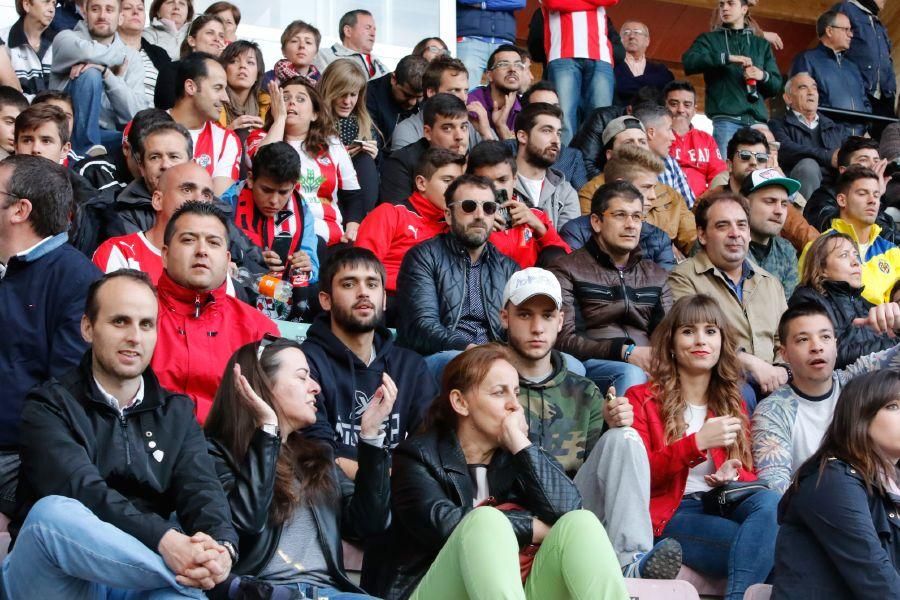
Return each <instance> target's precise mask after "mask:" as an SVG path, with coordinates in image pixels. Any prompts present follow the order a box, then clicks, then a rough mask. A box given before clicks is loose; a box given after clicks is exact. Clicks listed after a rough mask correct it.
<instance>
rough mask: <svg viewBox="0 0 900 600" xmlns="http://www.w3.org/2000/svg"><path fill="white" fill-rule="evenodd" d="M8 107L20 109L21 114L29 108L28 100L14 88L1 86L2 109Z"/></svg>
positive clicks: (0, 104) (0, 103) (0, 99)
mask: <svg viewBox="0 0 900 600" xmlns="http://www.w3.org/2000/svg"><path fill="white" fill-rule="evenodd" d="M7 106H12V107H14V108H18V109H19V112H21V111H23V110H25V109H26V108H28V98H26V97H25V94H23V93H22V92H20V91H19V90H17V89H16V88H14V87H10V86H8V85H0V108H6V107H7Z"/></svg>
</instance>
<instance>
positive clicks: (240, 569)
mask: <svg viewBox="0 0 900 600" xmlns="http://www.w3.org/2000/svg"><path fill="white" fill-rule="evenodd" d="M318 392H319V384H318V383H316V381H314V380H313V379H312V378H311V377H310V376H309V364H308V363H307V362H306V357H305V356H304V354H303V351H302V350H301V348H300V345H299V344H297V343H296V342H294V341H292V340H287V339H284V338H270V337H266V338H263V339H262V340H260V341H259V342H256V343H251V344H246V345H244V346H242V347H241V348H240V349H238V350H237V352H235V353H234V355H233V356H232V357H231V360H230V361H229V362H228V366H227V367H226V368H225V373H224V376H223V377H222V383H221V385H220V387H219V390H218V392H217V393H216V398H215V402H214V403H213V407H212V410H211V411H210V413H209V417H208V418H207V419H206V425H205V430H206V436H207V438H208V439H209V451H210V454H212V456H213V458H214V459H215V461H216V472H217V474H218V476H219V479H220V480H221V482H222V486H223V487H224V488H225V492H226V494H227V495H228V500H229V504H230V506H231V515H232V520H233V522H234V527H235V529H236V530H237V532H238V535H239V539H240V543H239V548H238V557H239V558H238V561H237V564H235V565H234V567H233V569H232V570H233V572H234V573H235V574H238V575H250V576H253V577H255V578H256V580H257V581H262V582H263V584H271V585H274V586H288V587H290V588H292V589H293V590H299V591H300V592H302V593H304V594H306V596H304V597H307V598H317V599H319V598H326V599H330V598H340V599H351V598H369V596H366V595H364V594H363V592H362V590H361V589H360V588H359V587H358V586H357V585H355V584H354V583H353V582H351V581H350V580H349V579H348V577H347V574H346V572H345V571H344V566H343V558H342V556H343V554H342V549H341V539H342V538H346V539H352V540H361V539H365V538H366V537H368V536H374V535H378V534H380V533H382V532H384V531H385V530H386V529H387V526H388V522H389V519H390V513H389V507H388V496H389V494H388V469H389V464H388V463H389V458H388V451H387V449H385V448H383V447H382V445H381V441H382V440H383V438H384V433H383V432H382V431H381V424H382V421H383V419H384V418H385V417H386V416H387V415H388V414H389V413H390V409H391V407H392V406H393V403H394V398H396V388H395V387H393V385H392V384H391V386H390V387H389V386H388V384H387V383H385V385H384V386H382V388H380V389H379V390H378V391H377V392H376V393H375V397H374V398H373V399H372V401H371V402H370V403H369V406H368V408H367V409H366V410H365V412H363V414H362V417H361V420H360V424H361V430H360V441H361V443H360V444H359V448H358V451H359V454H358V460H359V467H360V470H359V472H358V474H357V477H356V481H355V482H353V481H351V480H349V479H348V478H347V477H346V476H345V475H344V474H343V472H342V471H341V470H340V469H338V468H337V467H336V466H335V462H334V456H333V452H332V450H331V447H330V446H329V445H328V444H326V443H323V442H321V441H317V440H312V439H307V438H305V437H303V435H301V434H300V433H299V431H300V430H301V429H303V428H304V427H307V426H309V425H312V424H313V423H314V422H315V420H316V394H317V393H318ZM385 411H387V412H385ZM238 585H241V584H234V586H235V587H237V586H238ZM248 585H257V584H254V583H253V582H252V581H251V583H250V584H248ZM267 597H268V596H267Z"/></svg>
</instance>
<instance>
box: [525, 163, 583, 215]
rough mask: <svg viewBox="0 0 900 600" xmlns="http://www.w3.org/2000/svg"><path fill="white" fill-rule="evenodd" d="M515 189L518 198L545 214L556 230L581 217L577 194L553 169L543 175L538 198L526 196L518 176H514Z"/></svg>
mask: <svg viewBox="0 0 900 600" xmlns="http://www.w3.org/2000/svg"><path fill="white" fill-rule="evenodd" d="M515 189H516V193H517V194H518V195H519V197H520V198H525V199H527V200H528V203H529V204H530V205H531V206H532V207H533V208H539V209H541V210H542V211H544V212H545V213H547V216H548V217H550V220H551V221H553V226H554V227H556V229H561V228H562V226H563V225H565V224H566V223H568V222H569V221H571V220H572V219H575V218H577V217H580V216H581V205H580V204H579V203H578V192H576V191H575V188H573V187H572V185H571V184H570V183H569V182H568V181H566V178H565V177H563V175H562V173H560V172H559V171H557V170H556V169H554V168H553V167H550V168H548V169H547V173H546V174H545V175H544V185H543V186H541V197H540V198H532V197H531V196H529V195H528V189H527V188H526V187H525V186H524V185H523V184H522V181H521V179H520V178H519V176H518V175H516V186H515Z"/></svg>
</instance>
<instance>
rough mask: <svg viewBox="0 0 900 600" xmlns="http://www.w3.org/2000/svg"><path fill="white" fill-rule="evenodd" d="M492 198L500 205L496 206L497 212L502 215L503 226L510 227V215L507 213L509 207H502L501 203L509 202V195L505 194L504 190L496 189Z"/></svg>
mask: <svg viewBox="0 0 900 600" xmlns="http://www.w3.org/2000/svg"><path fill="white" fill-rule="evenodd" d="M494 199H495V200H496V202H497V204H499V205H500V207H498V208H497V214H498V215H500V216H501V217H503V227H504V228H505V229H509V228H510V227H512V217H511V216H510V215H509V209H508V208H503V205H504V204H506V203H507V202H509V195H507V193H506V190H497V194H496V196H495V197H494Z"/></svg>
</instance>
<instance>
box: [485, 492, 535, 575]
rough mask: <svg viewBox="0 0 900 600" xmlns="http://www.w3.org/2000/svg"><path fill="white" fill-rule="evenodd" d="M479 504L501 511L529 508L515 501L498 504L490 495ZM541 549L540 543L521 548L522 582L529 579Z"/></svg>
mask: <svg viewBox="0 0 900 600" xmlns="http://www.w3.org/2000/svg"><path fill="white" fill-rule="evenodd" d="M478 506H493V507H494V508H496V509H497V510H499V511H504V512H505V511H516V512H518V511H526V510H527V509H526V508H525V507H523V506H521V505H519V504H516V503H515V502H504V503H503V504H497V500H496V499H495V498H494V497H493V496H490V497H489V498H487V499H485V500H484V501H482V502H481V503H480V504H479V505H478ZM540 549H541V545H540V544H528V545H527V546H525V547H524V548H522V549H521V550H519V575H520V576H521V577H522V584H523V585H524V584H525V580H526V579H528V575H529V574H530V573H531V567H532V566H533V565H534V556H535V555H536V554H537V551H538V550H540Z"/></svg>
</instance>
